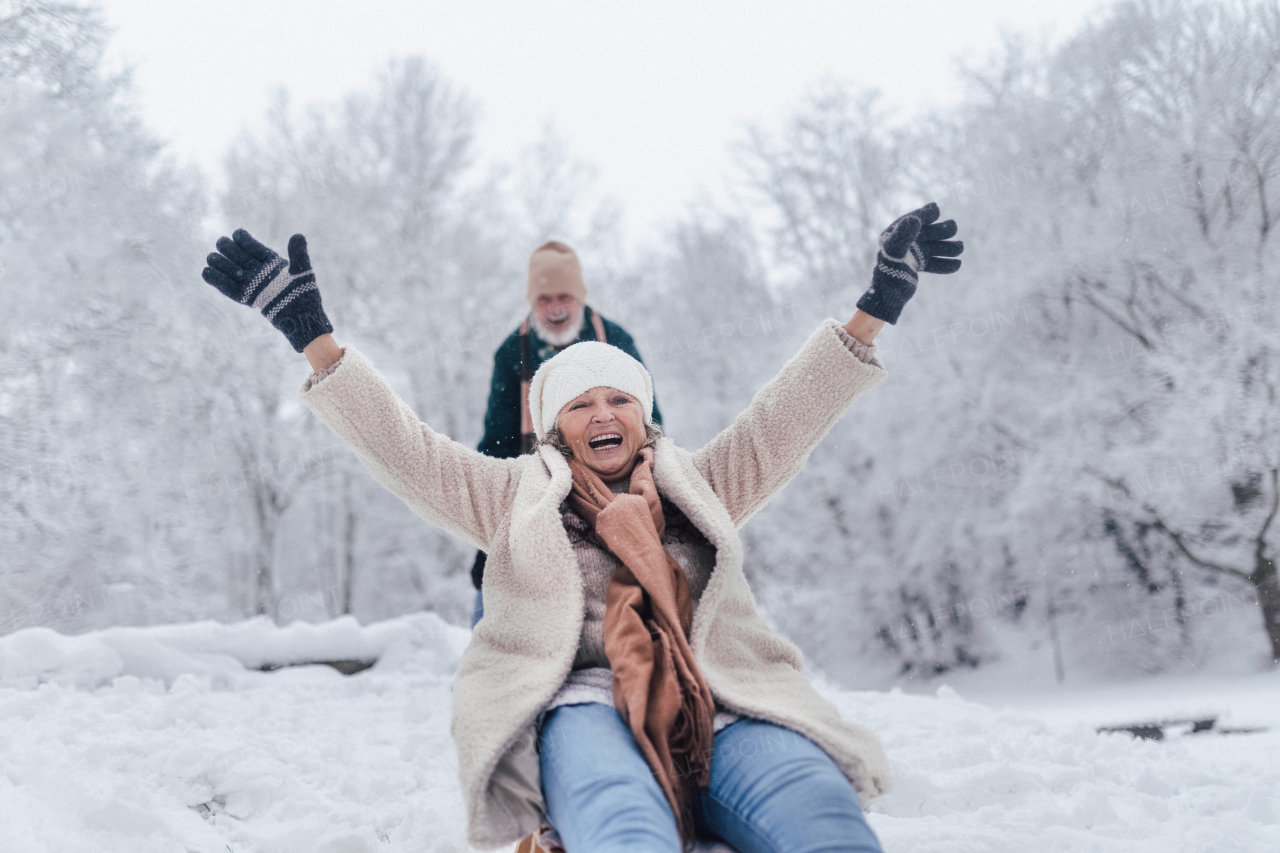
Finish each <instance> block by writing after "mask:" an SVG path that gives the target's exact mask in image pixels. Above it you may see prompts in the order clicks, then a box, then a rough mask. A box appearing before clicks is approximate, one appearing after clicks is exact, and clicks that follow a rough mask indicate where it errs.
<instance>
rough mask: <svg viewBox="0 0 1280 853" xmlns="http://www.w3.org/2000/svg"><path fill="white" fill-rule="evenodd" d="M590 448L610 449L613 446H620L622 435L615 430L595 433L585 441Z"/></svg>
mask: <svg viewBox="0 0 1280 853" xmlns="http://www.w3.org/2000/svg"><path fill="white" fill-rule="evenodd" d="M587 444H588V445H589V446H590V447H591V449H592V450H612V449H613V448H615V447H621V446H622V436H621V435H619V434H618V433H616V432H606V433H602V434H601V435H597V436H596V437H595V438H593V439H591V440H590V441H588V442H587Z"/></svg>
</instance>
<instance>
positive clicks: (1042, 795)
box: [0, 614, 1280, 853]
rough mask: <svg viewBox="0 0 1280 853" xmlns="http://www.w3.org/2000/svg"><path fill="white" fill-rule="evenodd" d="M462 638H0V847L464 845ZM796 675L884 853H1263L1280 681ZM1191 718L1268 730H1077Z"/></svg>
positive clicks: (355, 633) (392, 628) (1271, 807)
mask: <svg viewBox="0 0 1280 853" xmlns="http://www.w3.org/2000/svg"><path fill="white" fill-rule="evenodd" d="M468 637H469V634H468V632H467V631H466V630H464V629H461V628H457V627H454V626H451V625H448V624H446V623H445V622H443V621H442V620H440V619H438V618H437V617H435V616H434V615H432V614H419V615H415V616H411V617H404V618H401V619H396V620H391V621H388V622H383V623H379V624H376V625H371V626H367V627H360V626H358V625H356V623H355V622H354V621H352V620H349V619H343V620H335V621H334V622H329V623H325V624H322V625H307V624H301V623H297V624H294V625H292V626H289V627H286V628H276V627H274V626H272V625H270V624H269V623H267V622H265V621H261V620H259V621H251V622H245V623H240V624H237V625H219V624H216V623H197V624H191V625H173V626H161V627H155V628H145V629H142V628H114V629H108V630H104V631H98V632H94V633H91V634H84V635H80V636H76V637H65V636H62V635H59V634H56V633H54V632H52V631H50V630H48V629H41V628H32V629H27V630H24V631H19V632H16V633H13V634H10V635H8V636H4V637H0V850H3V851H4V853H10V851H12V853H35V852H36V851H49V853H55V851H56V853H99V852H100V851H111V853H123V851H130V853H169V851H174V853H180V851H193V853H194V851H202V853H221V852H222V851H231V853H240V851H264V853H268V851H269V853H293V851H298V853H301V852H302V851H307V852H308V853H365V851H383V850H385V851H396V850H403V851H415V853H418V851H461V850H466V849H468V848H467V845H466V842H465V839H464V833H463V828H462V801H461V797H460V795H459V793H458V790H457V786H456V775H455V773H456V761H455V756H454V750H453V744H452V742H451V740H450V738H449V725H448V722H449V700H450V692H449V684H450V680H451V677H452V672H453V669H454V667H455V666H456V663H457V659H458V656H459V655H460V654H461V652H462V649H463V648H465V646H466V643H467V640H468ZM372 658H378V659H379V663H378V664H377V666H375V667H374V668H372V669H369V670H366V671H364V672H361V673H359V674H356V675H353V676H343V675H340V674H339V673H338V672H336V671H334V670H333V669H330V668H328V667H322V666H312V667H297V668H285V669H280V670H277V671H275V672H270V673H266V672H259V671H257V667H260V666H262V665H264V664H288V663H295V662H299V661H307V660H339V659H372ZM818 684H819V688H820V689H821V690H822V691H823V692H824V694H825V695H827V696H828V697H829V698H831V699H832V701H834V702H835V703H836V704H837V705H838V706H839V707H840V709H841V711H842V713H844V714H845V715H846V716H847V717H848V718H849V719H853V720H857V721H859V722H861V723H863V724H865V725H867V726H869V727H870V728H871V729H872V730H873V731H875V732H876V733H877V734H878V735H879V736H880V737H881V739H882V740H883V742H884V744H885V747H886V748H887V750H888V752H889V755H890V758H891V760H892V761H893V764H894V769H895V773H896V775H897V788H896V790H895V791H894V792H893V793H891V794H889V795H887V796H885V797H882V798H880V799H878V800H876V801H874V802H873V803H872V805H871V807H870V820H871V822H872V825H873V826H874V827H875V829H876V831H877V832H878V833H879V834H880V837H881V838H882V840H883V841H884V843H885V847H886V850H887V851H889V853H895V851H913V853H926V851H935V850H936V851H943V850H945V851H949V853H955V852H957V851H984V853H985V851H1019V853H1022V851H1032V850H1034V851H1111V850H1115V851H1152V853H1155V851H1159V852H1160V853H1167V851H1196V853H1201V851H1217V850H1222V851H1231V853H1252V851H1258V853H1262V851H1268V853H1272V851H1276V850H1280V673H1269V674H1265V675H1253V676H1248V677H1237V678H1200V679H1192V678H1175V679H1159V680H1149V681H1144V682H1138V683H1129V684H1126V685H1116V686H1105V685H1101V686H1095V687H1087V688H1071V689H1056V690H1044V689H1037V690H1036V691H1035V692H1034V693H1029V694H1021V693H1018V692H1017V691H1016V690H1010V689H1004V690H997V689H995V688H994V687H992V685H990V684H988V685H986V686H985V687H984V688H983V689H982V690H980V691H978V692H981V693H982V694H983V697H984V703H978V702H972V701H966V699H964V698H962V697H961V695H960V694H959V693H957V692H956V691H955V690H952V689H950V688H947V687H942V688H939V689H937V690H936V692H935V693H931V694H928V695H919V694H909V693H903V692H901V691H896V690H895V691H891V692H887V693H886V692H846V691H841V690H838V689H835V688H834V687H832V686H830V685H829V684H826V683H825V682H823V681H822V680H821V679H819V682H818ZM965 689H966V690H968V689H969V688H968V687H966V688H965ZM974 689H975V690H978V686H977V685H975V686H974ZM1205 715H1213V716H1217V717H1218V718H1219V726H1224V725H1225V726H1230V727H1234V728H1254V727H1268V728H1269V730H1268V731H1267V732H1263V733H1253V734H1233V735H1221V734H1216V733H1204V734H1196V735H1180V734H1177V733H1173V734H1171V736H1170V737H1169V738H1167V739H1166V740H1164V741H1163V742H1154V741H1145V740H1134V739H1133V738H1131V737H1130V736H1129V735H1127V734H1109V735H1098V734H1096V733H1095V731H1094V727H1095V726H1098V725H1104V724H1117V723H1128V722H1138V721H1142V720H1147V719H1152V720H1154V719H1171V718H1181V717H1201V716H1205Z"/></svg>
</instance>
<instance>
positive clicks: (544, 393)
mask: <svg viewBox="0 0 1280 853" xmlns="http://www.w3.org/2000/svg"><path fill="white" fill-rule="evenodd" d="M602 385H603V386H605V387H607V388H616V389H618V390H619V391H623V392H625V393H627V394H630V395H631V396H632V397H635V398H636V399H637V400H639V401H640V405H641V406H643V407H644V422H645V423H646V424H647V423H652V422H653V419H652V412H653V378H652V377H650V376H649V371H647V370H645V368H644V365H643V364H641V363H640V362H638V361H636V360H635V359H634V358H632V357H631V356H629V355H627V354H626V353H625V352H623V351H622V350H620V349H618V348H617V347H615V346H613V345H612V344H602V343H600V342H599V341H580V342H579V343H576V344H574V345H573V346H571V347H566V348H565V349H563V350H561V351H560V352H559V353H557V354H556V355H554V356H552V357H551V358H549V359H547V360H546V361H544V362H543V363H542V366H541V367H539V368H538V372H537V373H535V374H533V381H532V382H531V383H529V414H530V415H532V416H533V431H534V432H535V433H536V434H537V436H538V438H539V439H541V438H542V437H543V436H545V435H546V434H547V431H548V430H550V429H551V428H552V427H554V426H555V425H556V415H558V414H560V410H561V409H563V408H564V405H565V403H568V402H569V401H570V400H572V399H573V398H574V397H577V396H578V395H579V394H582V393H583V392H586V391H590V390H591V389H592V388H598V387H600V386H602Z"/></svg>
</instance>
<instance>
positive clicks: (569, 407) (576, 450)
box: [556, 386, 646, 483]
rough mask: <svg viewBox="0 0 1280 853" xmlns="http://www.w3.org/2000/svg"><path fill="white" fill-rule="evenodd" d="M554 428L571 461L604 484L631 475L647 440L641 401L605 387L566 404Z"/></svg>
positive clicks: (593, 389) (594, 389) (580, 395)
mask: <svg viewBox="0 0 1280 853" xmlns="http://www.w3.org/2000/svg"><path fill="white" fill-rule="evenodd" d="M556 426H557V427H559V428H560V434H561V435H562V436H563V437H564V440H565V441H566V442H567V443H568V445H569V447H570V449H571V450H572V451H573V456H574V458H575V459H577V460H578V461H579V462H581V463H582V464H583V465H586V466H587V467H588V468H590V469H591V470H592V471H594V472H595V473H596V474H599V475H600V479H602V480H604V481H605V482H606V483H611V482H613V481H615V480H620V479H622V478H623V477H625V476H627V475H628V474H630V473H631V468H632V466H633V465H634V464H635V461H636V458H637V457H636V454H638V453H639V452H640V448H642V447H644V442H645V438H646V436H645V429H644V411H643V410H642V409H641V406H640V401H639V400H637V399H636V398H635V397H632V396H631V395H630V394H626V393H623V392H622V391H619V390H617V389H616V388H606V387H604V386H600V387H597V388H592V389H591V390H590V391H587V392H586V393H584V394H579V395H578V396H577V397H574V398H573V399H572V400H570V401H569V402H568V403H565V405H564V408H562V409H561V410H560V414H559V415H558V416H557V417H556Z"/></svg>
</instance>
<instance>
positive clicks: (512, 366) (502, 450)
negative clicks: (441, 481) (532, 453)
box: [476, 334, 521, 459]
mask: <svg viewBox="0 0 1280 853" xmlns="http://www.w3.org/2000/svg"><path fill="white" fill-rule="evenodd" d="M476 449H477V450H479V451H480V452H481V453H483V454H484V455H485V456H494V457H497V458H499V459H514V458H515V457H517V456H519V455H520V452H521V447H520V341H519V339H518V337H517V336H516V335H515V334H512V335H510V336H509V337H508V338H507V339H506V340H505V341H503V342H502V345H501V346H499V347H498V351H497V352H495V353H494V354H493V378H492V379H490V381H489V403H488V406H487V407H486V409H485V414H484V437H483V438H481V439H480V444H479V446H478V447H477V448H476Z"/></svg>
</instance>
